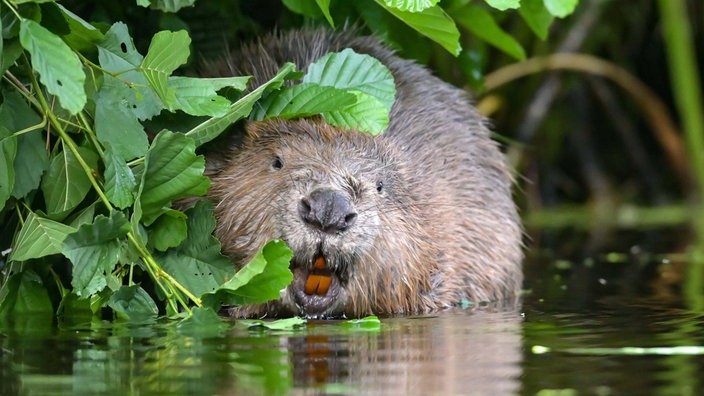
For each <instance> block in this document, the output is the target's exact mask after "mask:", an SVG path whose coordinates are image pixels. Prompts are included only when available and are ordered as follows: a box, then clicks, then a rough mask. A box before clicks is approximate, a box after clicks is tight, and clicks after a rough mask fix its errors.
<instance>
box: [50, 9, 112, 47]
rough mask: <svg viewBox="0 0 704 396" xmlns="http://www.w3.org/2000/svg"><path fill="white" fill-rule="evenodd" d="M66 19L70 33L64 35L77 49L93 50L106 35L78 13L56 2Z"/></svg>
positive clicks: (69, 43) (71, 45) (67, 41)
mask: <svg viewBox="0 0 704 396" xmlns="http://www.w3.org/2000/svg"><path fill="white" fill-rule="evenodd" d="M54 4H55V5H56V6H57V7H58V8H59V10H60V11H61V14H62V15H63V17H64V19H65V20H66V22H67V23H68V28H69V31H70V33H69V34H67V35H64V36H63V39H64V40H65V41H66V43H67V44H68V45H69V46H70V47H71V48H73V49H75V50H76V51H92V50H94V49H95V46H96V45H97V44H99V43H100V42H101V41H103V39H104V38H105V36H104V35H103V33H102V32H101V31H100V30H98V29H96V28H95V26H93V25H91V24H90V23H88V22H86V21H85V20H83V19H81V17H79V16H78V15H76V14H74V13H73V12H71V11H69V10H67V9H66V8H65V7H64V6H62V5H61V4H58V3H54Z"/></svg>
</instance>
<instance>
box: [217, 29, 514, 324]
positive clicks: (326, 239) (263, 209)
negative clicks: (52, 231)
mask: <svg viewBox="0 0 704 396" xmlns="http://www.w3.org/2000/svg"><path fill="white" fill-rule="evenodd" d="M346 48H351V49H353V50H354V51H355V52H357V53H361V54H367V55H370V56H372V57H374V58H376V59H378V60H379V61H381V63H383V64H384V65H385V66H386V67H387V68H388V69H389V70H390V71H391V73H392V75H393V77H394V79H395V84H396V99H395V102H394V104H393V106H392V108H391V111H390V114H389V125H388V127H387V129H386V130H385V132H384V133H383V134H381V135H379V136H371V135H369V134H367V133H363V132H359V131H356V130H343V129H341V128H338V127H335V126H331V125H329V124H328V123H326V122H325V121H324V120H323V119H322V118H321V117H319V116H318V117H308V118H303V119H294V120H283V119H270V120H265V121H248V122H246V125H245V126H244V131H243V132H242V133H241V134H237V133H231V134H230V135H229V136H228V137H227V139H229V141H228V142H227V144H224V145H223V144H222V142H220V143H218V146H219V147H220V148H219V149H215V150H211V151H210V152H206V153H205V156H206V169H207V173H208V175H209V176H210V177H211V179H212V184H211V188H210V191H209V192H208V195H207V197H208V198H209V199H211V200H212V201H214V202H215V216H216V218H217V227H216V230H215V235H216V237H217V238H218V239H219V240H220V241H221V243H222V249H223V252H224V253H225V254H226V255H228V256H229V257H230V258H231V259H232V260H233V262H234V263H235V265H236V266H237V267H238V268H239V267H241V266H243V265H245V264H246V263H247V262H249V260H251V259H252V257H253V256H254V255H255V254H256V253H257V252H258V251H259V250H260V249H261V248H262V247H263V246H264V245H265V244H266V243H267V242H268V241H270V240H273V239H281V240H283V241H285V242H286V243H287V244H288V246H289V247H290V248H291V249H292V250H293V259H292V260H291V264H290V269H291V271H292V272H293V274H294V280H293V282H292V283H291V284H290V285H289V286H288V287H287V288H286V289H284V290H282V291H281V295H280V298H279V299H278V300H274V301H271V302H268V303H263V304H257V305H251V306H244V307H233V308H231V309H230V310H229V313H230V314H231V315H232V316H235V317H264V316H267V315H268V316H274V317H283V316H290V315H300V316H304V317H308V318H331V317H360V316H364V315H369V314H376V315H391V314H420V313H427V312H431V311H435V310H439V309H442V308H445V307H450V306H453V305H456V304H459V303H461V302H464V301H471V302H475V303H476V302H483V301H506V300H515V299H516V297H517V295H518V293H519V292H520V288H521V283H522V278H523V277H522V270H521V261H522V258H523V254H522V243H521V236H522V228H521V226H520V221H519V217H518V214H517V210H516V207H515V204H514V202H513V200H512V196H511V187H512V183H513V180H512V177H511V174H510V172H509V170H508V169H507V165H506V163H505V160H504V157H503V154H502V153H501V151H500V149H499V147H498V145H497V143H496V142H494V141H493V140H492V139H491V138H490V130H489V128H488V127H487V123H486V121H485V119H484V118H483V117H482V116H480V115H479V114H478V112H477V111H476V109H475V108H474V107H473V106H472V105H471V101H470V98H469V96H468V95H467V94H466V93H465V92H464V91H463V90H461V89H459V88H457V87H454V86H452V85H450V84H448V83H445V82H443V81H441V80H440V79H439V78H437V77H435V76H433V75H432V74H431V72H430V71H429V70H427V69H426V68H425V67H423V66H421V65H419V64H417V63H414V62H412V61H409V60H405V59H402V58H400V57H398V56H397V55H395V54H394V52H393V51H392V50H391V49H389V48H388V47H386V46H384V45H383V44H382V43H381V42H380V41H379V40H378V39H376V38H374V37H358V36H354V35H353V34H351V33H349V32H342V33H340V32H332V31H326V30H312V31H310V30H308V31H306V30H304V31H293V32H287V33H282V32H277V33H272V34H269V35H267V36H265V37H263V38H261V39H259V40H258V41H256V42H253V43H250V44H245V45H243V46H242V48H241V49H240V50H239V51H238V52H236V53H232V54H230V55H229V56H227V57H226V59H225V60H224V61H223V62H221V63H220V64H219V66H215V67H212V66H211V67H210V69H209V72H207V74H208V75H209V76H211V77H223V76H233V75H235V76H236V75H252V76H253V83H254V84H253V85H254V86H257V85H259V84H261V83H263V82H265V81H267V80H269V79H270V78H272V77H273V76H274V75H275V74H276V72H277V71H278V70H279V68H280V66H282V65H283V64H284V63H285V62H289V61H290V62H294V63H295V64H296V65H297V66H298V67H299V68H301V69H302V70H304V71H305V69H306V66H307V65H309V64H311V63H312V62H314V61H316V60H317V59H318V58H320V57H321V56H323V55H325V54H326V53H328V52H337V51H341V50H343V49H346Z"/></svg>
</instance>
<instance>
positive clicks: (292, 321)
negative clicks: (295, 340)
mask: <svg viewBox="0 0 704 396" xmlns="http://www.w3.org/2000/svg"><path fill="white" fill-rule="evenodd" d="M237 323H239V324H243V325H245V326H247V327H250V328H252V327H263V328H266V329H269V330H295V329H298V328H300V327H302V326H304V325H305V324H306V323H307V321H306V320H305V319H303V318H299V317H297V316H296V317H293V318H286V319H278V320H267V321H263V320H260V319H255V320H239V321H237Z"/></svg>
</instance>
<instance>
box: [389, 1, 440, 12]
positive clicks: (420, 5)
mask: <svg viewBox="0 0 704 396" xmlns="http://www.w3.org/2000/svg"><path fill="white" fill-rule="evenodd" d="M382 1H383V2H384V5H386V6H387V7H390V8H395V9H397V10H401V11H409V12H420V11H423V10H425V9H427V8H430V7H432V6H434V5H436V4H437V3H439V2H440V0H382Z"/></svg>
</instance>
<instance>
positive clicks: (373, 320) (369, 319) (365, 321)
mask: <svg viewBox="0 0 704 396" xmlns="http://www.w3.org/2000/svg"><path fill="white" fill-rule="evenodd" d="M341 326H342V327H344V328H346V329H350V330H363V331H379V330H381V321H380V320H379V318H378V317H376V316H373V315H372V316H365V317H363V318H361V319H352V320H348V321H345V322H343V323H342V324H341Z"/></svg>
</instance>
